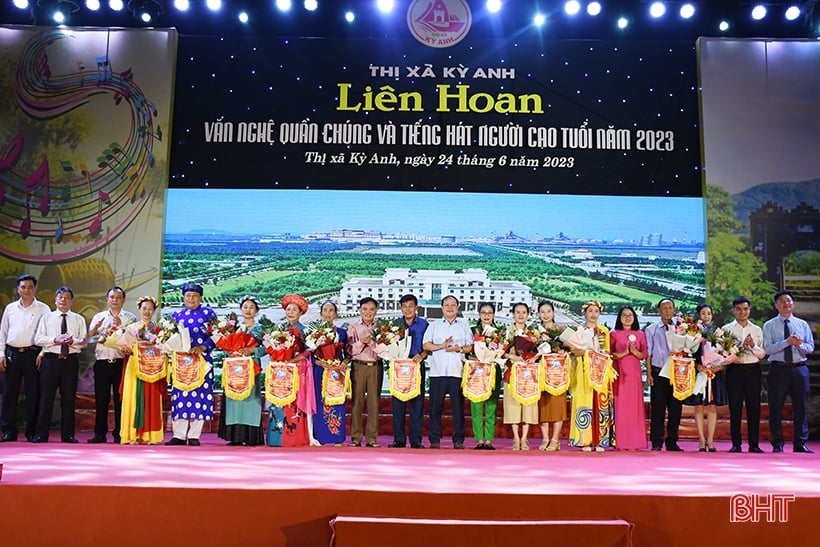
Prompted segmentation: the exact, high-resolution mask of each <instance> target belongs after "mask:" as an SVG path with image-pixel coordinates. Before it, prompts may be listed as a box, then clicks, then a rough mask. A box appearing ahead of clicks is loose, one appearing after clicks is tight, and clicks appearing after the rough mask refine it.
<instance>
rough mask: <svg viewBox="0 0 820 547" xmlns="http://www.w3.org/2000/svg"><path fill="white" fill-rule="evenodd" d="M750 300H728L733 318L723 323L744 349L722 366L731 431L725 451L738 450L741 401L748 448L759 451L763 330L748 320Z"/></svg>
mask: <svg viewBox="0 0 820 547" xmlns="http://www.w3.org/2000/svg"><path fill="white" fill-rule="evenodd" d="M751 306H752V305H751V302H749V299H748V298H746V297H745V296H738V297H737V298H735V299H734V300H733V301H732V310H733V312H734V314H735V320H734V321H732V322H731V323H729V324H728V325H723V330H724V331H729V332H730V333H732V336H734V337H735V338H737V339H738V340H739V341H740V345H741V346H742V347H743V348H744V349H745V351H744V352H743V353H742V354H741V355H740V356H739V357H738V361H737V362H735V363H732V364H731V365H729V366H728V367H727V368H726V391H728V395H729V430H730V432H731V435H732V448H730V449H729V452H741V451H742V450H741V444H742V442H743V438H742V436H741V433H740V422H741V419H742V416H743V403H744V402H745V403H746V430H747V434H748V442H749V452H752V453H754V454H762V453H763V449H761V448H760V389H761V383H760V381H761V373H760V360H761V359H763V358H764V357H766V351H765V350H764V349H763V330H762V329H761V328H760V327H758V326H757V325H755V324H754V323H752V322H751V321H749V313H750V312H751V310H752V307H751Z"/></svg>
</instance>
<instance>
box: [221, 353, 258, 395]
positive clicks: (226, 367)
mask: <svg viewBox="0 0 820 547" xmlns="http://www.w3.org/2000/svg"><path fill="white" fill-rule="evenodd" d="M254 372H255V371H254V363H253V358H252V357H250V356H241V357H226V358H225V359H224V360H223V361H222V389H224V390H225V397H227V398H228V399H233V400H234V401H244V400H245V399H247V398H248V397H249V396H250V394H251V393H252V392H253V387H254V376H255V374H254Z"/></svg>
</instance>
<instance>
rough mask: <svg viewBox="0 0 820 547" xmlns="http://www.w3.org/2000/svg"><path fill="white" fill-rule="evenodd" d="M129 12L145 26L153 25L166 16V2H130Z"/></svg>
mask: <svg viewBox="0 0 820 547" xmlns="http://www.w3.org/2000/svg"><path fill="white" fill-rule="evenodd" d="M127 7H128V11H130V12H131V15H133V16H134V18H135V19H137V20H139V21H142V22H143V23H145V24H149V23H153V22H155V21H156V20H157V18H158V17H160V16H161V15H164V14H165V1H164V0H128V4H127Z"/></svg>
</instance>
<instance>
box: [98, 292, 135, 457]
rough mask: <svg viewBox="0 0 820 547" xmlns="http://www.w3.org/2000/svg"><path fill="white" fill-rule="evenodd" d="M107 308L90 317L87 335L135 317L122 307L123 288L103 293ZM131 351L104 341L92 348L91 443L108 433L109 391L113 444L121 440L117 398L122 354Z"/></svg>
mask: <svg viewBox="0 0 820 547" xmlns="http://www.w3.org/2000/svg"><path fill="white" fill-rule="evenodd" d="M106 299H107V301H108V309H107V310H106V311H101V312H99V313H97V314H96V315H95V316H94V317H92V318H91V322H90V323H89V325H91V328H90V329H89V332H88V335H89V337H94V336H99V335H100V334H103V333H106V332H107V331H108V330H109V329H111V327H113V326H114V325H116V326H118V327H125V326H126V325H130V324H131V323H133V322H135V321H136V320H137V316H136V315H134V314H133V313H131V312H130V311H126V310H123V309H122V306H123V304H125V291H124V290H123V289H122V288H121V287H116V286H114V287H111V288H110V289H108V294H107V295H106ZM126 354H130V348H123V349H122V350H120V349H115V348H111V347H108V346H106V345H105V344H104V343H99V341H98V343H97V344H96V347H95V348H94V357H95V361H94V412H95V413H96V414H95V420H94V436H93V437H91V438H90V439H88V442H90V443H104V442H105V437H106V435H107V434H108V404H109V402H110V401H111V394H112V393H113V395H114V431H113V432H112V436H113V437H114V442H115V443H116V444H119V443H120V418H121V416H122V399H121V398H120V382H122V371H123V363H124V360H125V355H126Z"/></svg>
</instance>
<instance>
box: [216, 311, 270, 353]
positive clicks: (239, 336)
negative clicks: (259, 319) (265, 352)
mask: <svg viewBox="0 0 820 547" xmlns="http://www.w3.org/2000/svg"><path fill="white" fill-rule="evenodd" d="M211 340H213V341H214V344H216V347H218V348H219V349H222V350H225V351H226V352H227V353H228V354H231V353H236V352H238V351H239V350H241V349H242V348H255V347H256V346H258V345H259V343H258V342H257V341H256V338H254V336H253V335H252V334H251V333H250V328H248V326H247V325H245V324H244V323H242V322H241V321H240V320H239V318H238V317H237V315H236V314H235V313H233V312H232V313H230V314H228V315H227V316H226V317H221V318H219V319H217V320H216V321H215V322H212V323H211Z"/></svg>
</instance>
